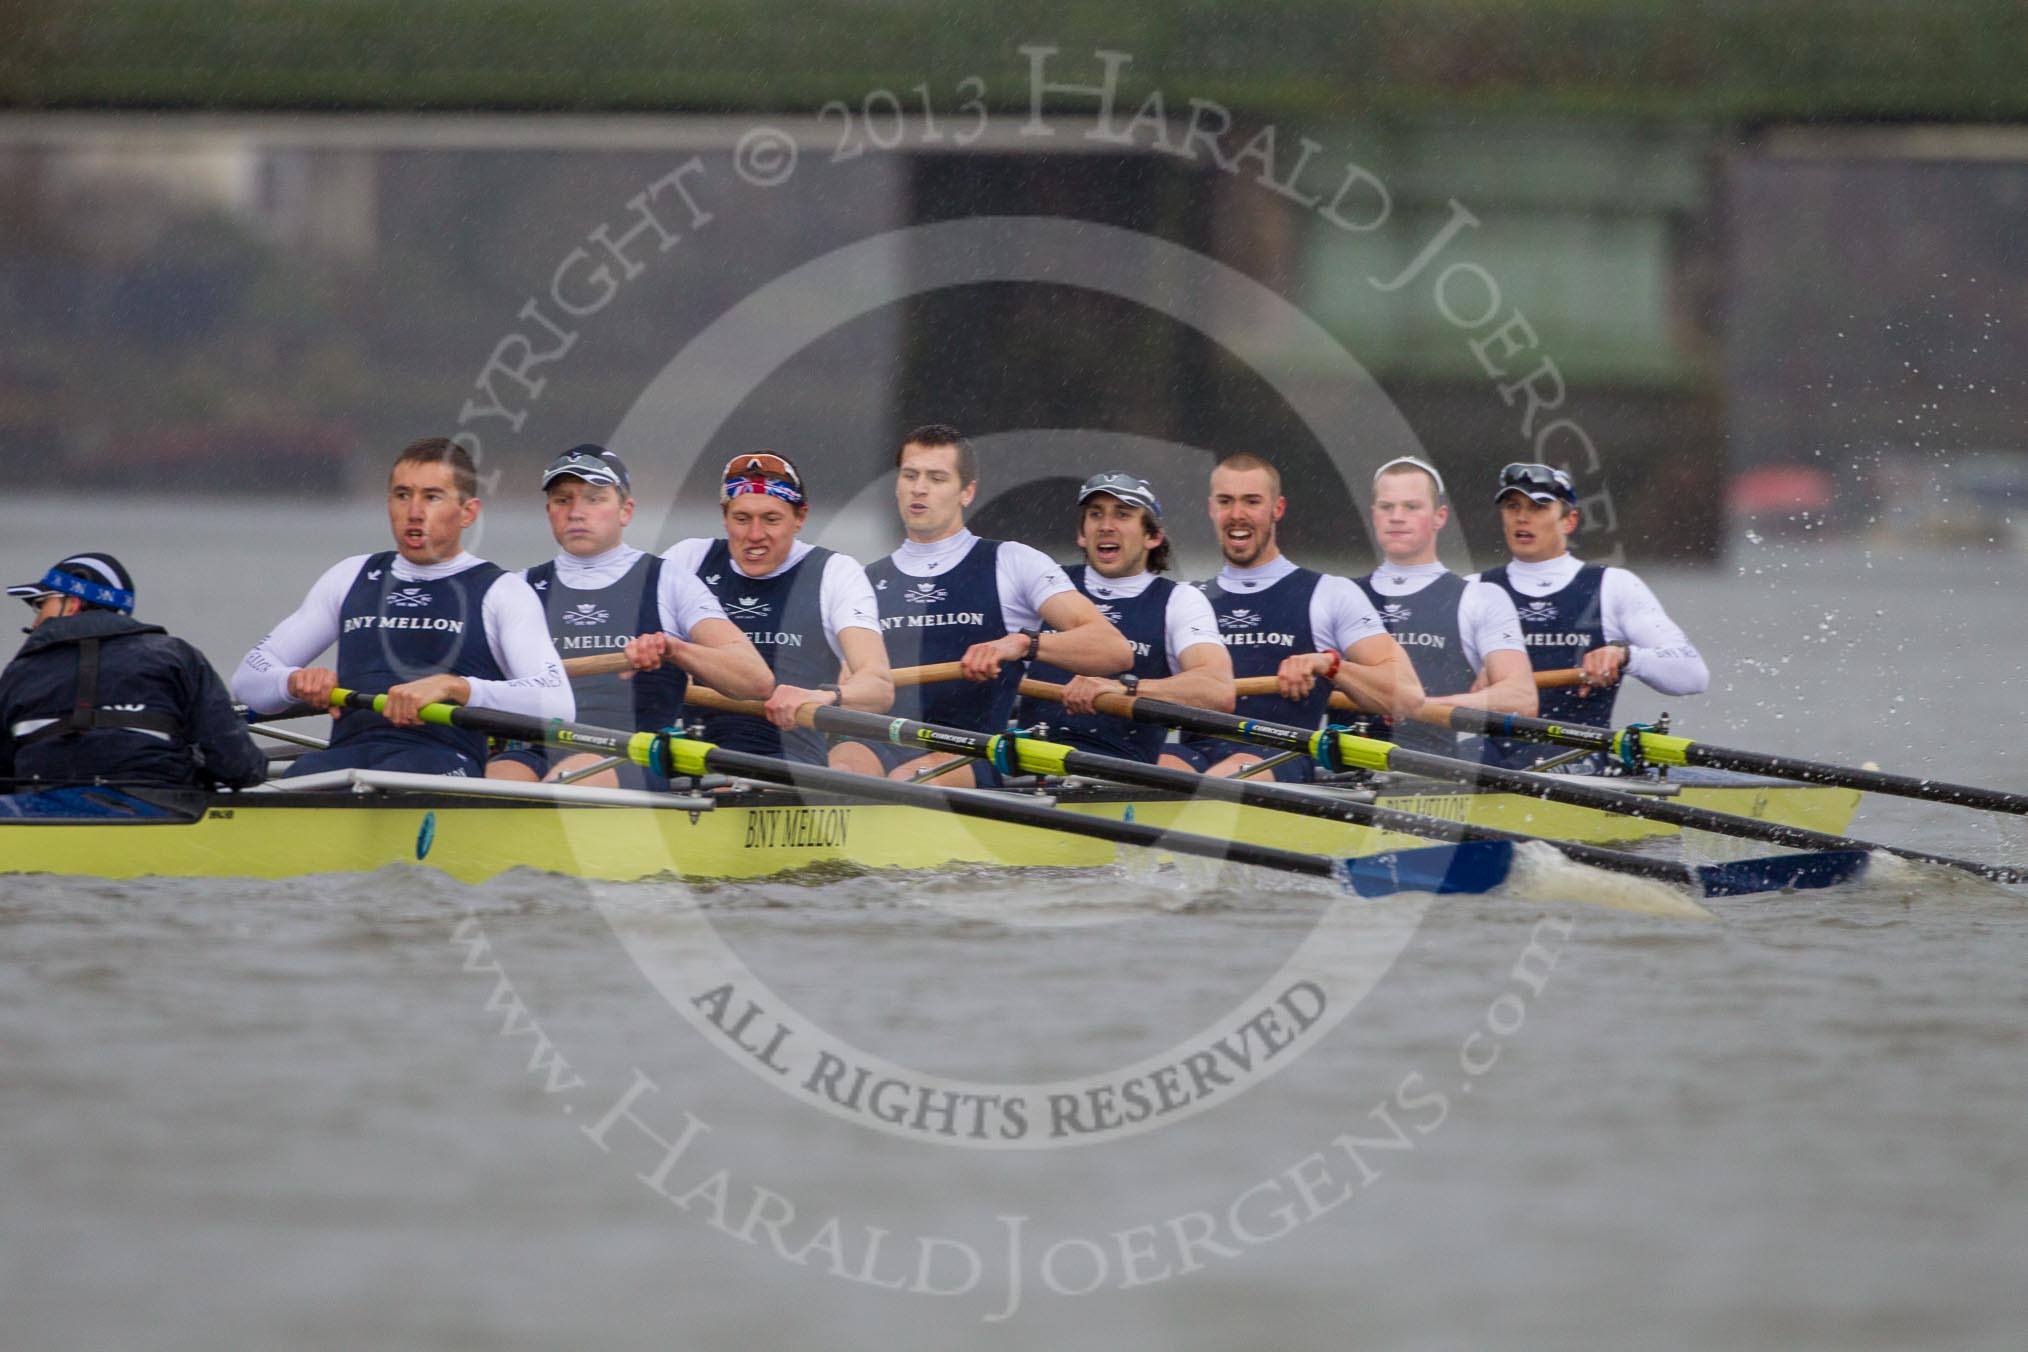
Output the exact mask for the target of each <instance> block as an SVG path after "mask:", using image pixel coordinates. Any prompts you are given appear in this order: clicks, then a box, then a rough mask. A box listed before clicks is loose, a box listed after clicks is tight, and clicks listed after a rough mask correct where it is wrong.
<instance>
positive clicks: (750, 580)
mask: <svg viewBox="0 0 2028 1352" xmlns="http://www.w3.org/2000/svg"><path fill="white" fill-rule="evenodd" d="M718 502H719V511H720V513H721V514H722V515H723V517H724V519H725V534H724V535H723V536H721V537H718V538H716V539H696V540H684V541H682V542H681V543H679V544H677V545H675V546H673V547H671V548H670V549H669V550H667V551H666V552H665V553H664V554H663V555H662V557H663V559H664V560H666V561H667V562H668V564H669V566H670V568H671V569H672V570H673V571H676V572H679V573H683V574H685V575H687V576H690V577H693V578H700V579H702V582H701V584H700V585H702V586H704V587H707V588H709V589H710V590H711V592H712V594H713V595H715V596H716V597H717V599H718V602H719V604H720V605H722V606H723V607H724V608H725V613H726V614H727V615H728V616H730V617H731V620H732V622H733V623H734V624H736V625H738V626H739V627H740V629H741V630H742V631H744V632H745V634H746V637H747V638H748V640H749V641H751V642H752V644H753V646H754V647H755V648H756V649H757V650H758V651H759V653H760V655H761V657H762V659H763V660H765V661H766V663H767V665H768V668H769V670H770V671H771V673H772V675H773V678H774V680H775V681H776V682H777V684H776V685H775V686H774V693H773V694H771V695H768V696H767V717H766V718H765V719H761V718H755V717H753V716H752V715H750V714H735V713H724V712H713V713H711V714H710V715H708V716H707V717H706V718H705V720H704V737H705V740H707V741H711V742H716V743H718V744H719V745H720V746H724V747H728V748H730V749H732V750H735V751H749V752H753V753H755V754H757V755H763V756H786V757H787V758H788V759H790V760H792V761H801V762H803V763H805V764H809V765H822V764H824V763H825V760H826V758H827V757H828V755H829V748H828V746H827V745H826V743H825V740H824V735H823V734H822V733H819V732H813V731H811V730H810V729H808V728H799V727H797V726H796V710H797V708H798V707H800V706H802V705H804V704H811V703H815V704H828V705H833V706H836V707H839V708H845V709H859V710H862V711H864V712H867V713H883V712H885V711H886V710H887V708H888V706H889V705H891V704H893V703H894V680H893V678H892V677H891V676H890V675H889V674H888V667H887V646H886V645H885V644H884V643H883V642H881V638H880V612H879V610H878V609H877V608H876V607H875V606H874V603H873V584H872V583H870V582H868V581H867V580H866V570H865V569H864V568H862V567H860V566H859V563H858V561H857V560H856V559H852V558H849V557H847V556H846V555H844V554H839V553H836V552H835V551H833V550H829V549H825V548H823V547H821V546H818V545H812V544H810V543H809V542H807V541H805V540H799V539H797V538H796V537H797V535H798V534H799V533H800V532H801V531H802V529H803V525H804V523H805V522H806V521H808V519H809V516H810V500H809V490H808V489H807V488H806V487H805V486H804V483H803V476H802V473H801V472H800V471H799V470H797V468H796V466H795V465H794V463H792V462H791V461H790V460H789V459H788V457H787V456H782V455H777V454H775V453H774V452H773V451H756V452H752V453H750V454H746V455H736V456H734V457H733V458H732V459H731V460H728V461H727V462H726V465H725V473H724V475H723V484H722V486H721V488H720V490H719V494H718Z"/></svg>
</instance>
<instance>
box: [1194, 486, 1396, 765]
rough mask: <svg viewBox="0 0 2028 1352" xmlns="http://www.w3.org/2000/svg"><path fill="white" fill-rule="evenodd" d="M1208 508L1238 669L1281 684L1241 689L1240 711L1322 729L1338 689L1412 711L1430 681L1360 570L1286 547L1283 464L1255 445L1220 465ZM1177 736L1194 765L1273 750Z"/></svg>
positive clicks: (1218, 598) (1221, 619)
mask: <svg viewBox="0 0 2028 1352" xmlns="http://www.w3.org/2000/svg"><path fill="white" fill-rule="evenodd" d="M1209 506H1210V509H1211V524H1212V527H1213V528H1214V529H1215V530H1217V532H1218V545H1219V548H1220V549H1221V550H1223V551H1224V553H1225V567H1224V568H1222V569H1220V570H1219V573H1218V576H1217V577H1216V578H1214V579H1213V580H1212V581H1210V582H1208V583H1204V584H1203V586H1204V590H1205V593H1206V594H1207V596H1209V598H1210V600H1211V608H1212V610H1213V611H1214V612H1215V613H1216V614H1217V616H1218V627H1219V629H1220V630H1221V631H1222V632H1223V633H1224V635H1225V642H1226V644H1227V646H1228V647H1229V648H1230V649H1231V651H1232V669H1233V672H1234V674H1235V675H1238V676H1241V677H1248V676H1273V677H1275V678H1276V682H1277V684H1278V685H1279V687H1280V693H1279V694H1274V695H1242V696H1240V697H1239V701H1238V706H1237V708H1236V709H1235V712H1236V713H1238V714H1239V715H1241V716H1242V717H1245V718H1256V719H1261V720H1263V721H1266V722H1273V723H1281V724H1284V725H1287V726H1293V727H1302V728H1315V727H1318V726H1320V725H1321V724H1322V722H1323V718H1324V710H1325V707H1326V706H1327V705H1328V704H1329V703H1330V699H1331V691H1332V688H1333V687H1336V688H1337V689H1339V690H1343V691H1344V692H1345V693H1346V694H1348V695H1350V696H1351V697H1352V698H1353V700H1354V701H1355V702H1357V703H1358V705H1359V707H1360V708H1362V709H1369V710H1372V711H1374V712H1376V713H1385V714H1388V715H1390V716H1392V717H1394V718H1395V719H1397V720H1405V719H1408V718H1410V717H1412V716H1414V714H1415V712H1416V710H1418V709H1420V708H1421V707H1422V684H1421V683H1420V682H1419V681H1418V680H1417V679H1416V675H1415V667H1414V666H1413V665H1411V664H1410V662H1409V660H1408V654H1407V653H1406V652H1404V651H1403V650H1402V647H1401V645H1400V644H1399V643H1396V642H1395V641H1394V638H1393V636H1392V635H1390V634H1389V633H1388V632H1387V627H1386V626H1385V625H1384V624H1382V623H1381V620H1380V616H1379V614H1378V613H1377V612H1376V611H1375V610H1374V609H1373V603H1372V602H1371V601H1369V600H1367V599H1366V594H1365V593H1364V592H1362V591H1360V590H1359V587H1358V585H1357V584H1356V583H1354V582H1353V581H1352V580H1351V579H1350V578H1345V577H1337V576H1334V575H1332V574H1328V573H1317V572H1312V571H1311V570H1310V569H1308V568H1298V567H1296V565H1295V564H1293V563H1291V562H1290V561H1289V560H1288V558H1287V557H1285V556H1284V555H1283V554H1282V552H1281V549H1280V548H1279V547H1278V546H1277V545H1276V543H1275V523H1277V522H1278V521H1280V520H1281V519H1282V516H1283V515H1284V514H1285V513H1286V512H1287V511H1288V506H1289V503H1288V499H1287V498H1285V497H1283V496H1282V480H1281V475H1280V473H1279V472H1278V471H1276V469H1275V467H1274V466H1273V465H1271V464H1269V463H1268V462H1267V461H1265V460H1263V459H1261V457H1259V456H1257V455H1253V454H1251V453H1249V452H1244V451H1242V452H1240V453H1239V454H1237V455H1232V456H1227V457H1226V458H1225V459H1224V460H1222V461H1220V462H1219V463H1218V466H1217V468H1215V469H1213V470H1212V471H1211V499H1210V503H1209ZM1176 745H1177V751H1178V754H1179V755H1180V756H1181V757H1182V758H1183V760H1184V761H1185V762H1186V763H1187V764H1189V765H1191V766H1192V767H1193V768H1195V769H1198V770H1203V771H1207V772H1208V773H1211V774H1215V775H1231V774H1237V773H1238V772H1239V771H1241V770H1244V769H1246V768H1247V767H1248V766H1251V765H1255V764H1258V763H1259V762H1261V761H1262V760H1265V759H1267V757H1266V755H1265V754H1264V753H1263V752H1262V751H1261V750H1260V749H1259V748H1257V747H1253V746H1250V745H1248V744H1247V743H1245V742H1229V741H1225V740H1223V739H1220V738H1216V737H1204V736H1186V737H1184V738H1183V739H1182V740H1181V741H1179V742H1178V743H1177V744H1176ZM1313 773H1314V767H1313V766H1312V765H1311V764H1310V763H1309V762H1307V761H1302V760H1290V761H1283V762H1281V763H1279V764H1277V765H1276V766H1275V767H1274V776H1275V778H1277V779H1282V780H1304V779H1309V778H1310V777H1311V776H1312V774H1313Z"/></svg>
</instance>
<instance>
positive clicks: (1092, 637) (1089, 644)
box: [1036, 624, 1134, 676]
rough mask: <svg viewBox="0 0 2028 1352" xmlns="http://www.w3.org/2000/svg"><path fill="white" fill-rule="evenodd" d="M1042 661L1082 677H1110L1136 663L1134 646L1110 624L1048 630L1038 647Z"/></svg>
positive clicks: (1038, 654) (1038, 655)
mask: <svg viewBox="0 0 2028 1352" xmlns="http://www.w3.org/2000/svg"><path fill="white" fill-rule="evenodd" d="M1036 655H1037V657H1038V658H1040V660H1042V661H1044V662H1047V663H1049V665H1051V666H1053V667H1062V668H1063V669H1064V670H1065V671H1069V672H1075V673H1076V674H1077V675H1079V676H1111V675H1114V674H1115V673H1117V672H1122V671H1125V670H1127V669H1128V668H1129V667H1131V666H1133V665H1134V646H1133V645H1132V644H1131V643H1128V642H1127V641H1126V639H1124V638H1122V637H1121V636H1120V631H1119V630H1117V629H1115V628H1113V627H1112V626H1111V625H1109V624H1080V625H1078V626H1077V627H1076V628H1073V629H1066V630H1063V631H1062V632H1060V633H1059V632H1057V631H1056V630H1053V629H1052V630H1049V631H1048V632H1046V633H1044V634H1043V635H1042V641H1041V645H1040V646H1039V647H1038V648H1037V649H1036Z"/></svg>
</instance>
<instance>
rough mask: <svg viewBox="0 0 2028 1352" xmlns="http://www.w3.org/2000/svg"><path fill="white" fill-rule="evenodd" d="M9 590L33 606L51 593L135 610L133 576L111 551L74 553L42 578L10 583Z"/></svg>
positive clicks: (112, 607) (50, 595)
mask: <svg viewBox="0 0 2028 1352" xmlns="http://www.w3.org/2000/svg"><path fill="white" fill-rule="evenodd" d="M7 594H8V595H9V596H18V597H20V598H21V599H22V600H24V601H26V602H27V603H28V604H29V605H31V606H39V605H41V604H42V603H43V602H44V601H45V600H47V599H48V598H50V597H52V596H75V597H77V599H78V600H80V601H83V602H84V603H86V604H87V605H94V606H102V607H104V608H105V609H107V610H117V611H120V612H122V613H124V614H128V615H131V614H133V613H134V579H133V578H132V577H131V576H130V575H129V574H128V572H127V570H126V569H125V568H123V567H122V566H121V565H120V561H119V560H118V559H116V558H114V557H113V556H112V555H110V554H100V553H92V554H73V555H71V556H70V557H69V558H67V559H65V560H63V562H61V563H59V564H57V565H56V566H55V567H54V568H51V569H50V570H49V571H48V572H46V573H44V574H43V575H42V580H41V581H40V582H23V583H20V584H19V585H17V586H13V587H9V588H8V589H7Z"/></svg>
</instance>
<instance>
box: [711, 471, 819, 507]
mask: <svg viewBox="0 0 2028 1352" xmlns="http://www.w3.org/2000/svg"><path fill="white" fill-rule="evenodd" d="M742 493H765V494H767V495H768V496H769V497H771V498H780V499H781V500H782V501H783V502H786V503H788V504H789V505H790V506H791V507H800V506H802V505H803V490H802V489H800V488H798V487H796V486H795V485H794V484H792V483H790V482H789V481H788V480H786V479H769V478H766V477H765V476H763V475H759V474H753V475H740V476H737V477H735V478H731V479H727V480H726V481H725V487H724V488H723V489H721V490H720V491H719V494H718V500H719V501H720V502H731V501H732V500H733V499H734V498H736V497H738V496H739V495H740V494H742Z"/></svg>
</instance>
